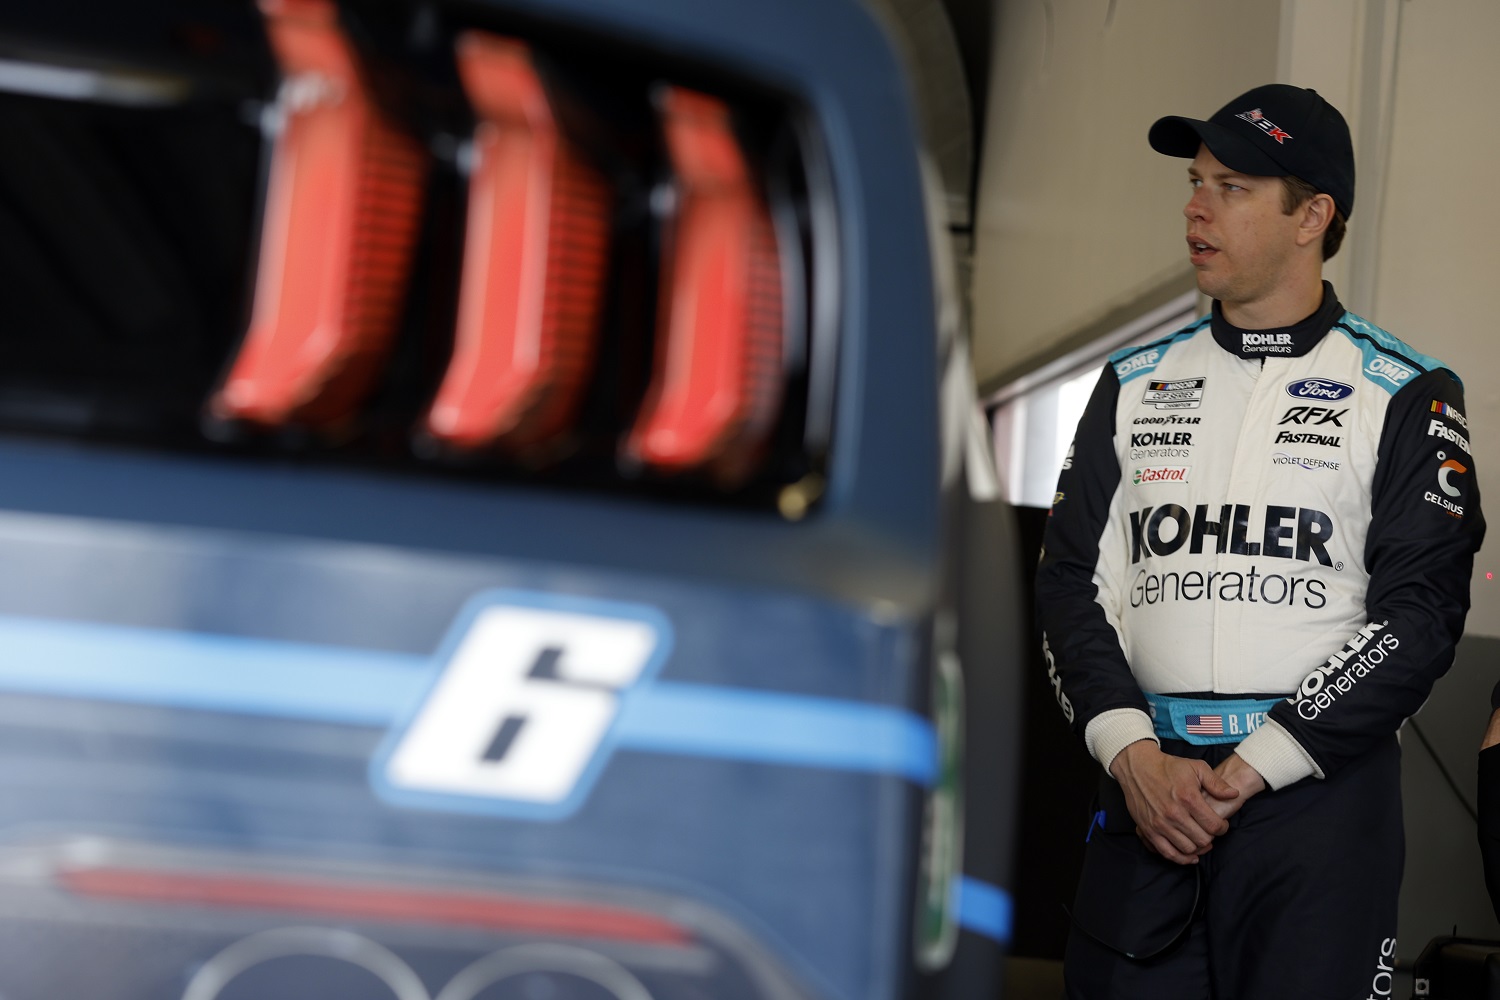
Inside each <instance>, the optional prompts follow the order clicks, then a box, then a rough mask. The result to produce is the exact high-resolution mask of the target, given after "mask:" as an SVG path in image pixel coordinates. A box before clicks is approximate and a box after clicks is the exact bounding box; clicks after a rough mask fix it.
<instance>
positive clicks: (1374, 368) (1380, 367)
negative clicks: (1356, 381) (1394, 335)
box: [1365, 354, 1416, 385]
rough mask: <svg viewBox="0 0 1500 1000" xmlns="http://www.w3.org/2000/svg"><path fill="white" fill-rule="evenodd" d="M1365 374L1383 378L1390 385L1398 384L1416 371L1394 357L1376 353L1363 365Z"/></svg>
mask: <svg viewBox="0 0 1500 1000" xmlns="http://www.w3.org/2000/svg"><path fill="white" fill-rule="evenodd" d="M1365 374H1366V375H1369V376H1370V377H1371V378H1379V379H1384V380H1385V381H1387V382H1389V383H1390V384H1391V385H1400V384H1401V383H1402V382H1405V381H1406V380H1407V379H1409V378H1411V377H1412V376H1413V375H1415V374H1416V372H1414V371H1412V369H1410V368H1408V367H1406V365H1403V364H1402V363H1401V362H1399V361H1397V360H1395V359H1394V358H1388V357H1386V356H1385V355H1384V354H1377V355H1375V356H1374V357H1373V358H1371V359H1370V361H1369V363H1368V364H1366V365H1365Z"/></svg>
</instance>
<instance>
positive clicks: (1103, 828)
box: [1037, 85, 1484, 1000]
mask: <svg viewBox="0 0 1500 1000" xmlns="http://www.w3.org/2000/svg"><path fill="white" fill-rule="evenodd" d="M1149 141H1150V143H1151V146H1152V147H1153V148H1154V149H1156V150H1157V151H1158V152H1161V153H1164V154H1166V155H1168V156H1175V157H1182V158H1184V159H1187V160H1189V161H1190V163H1189V164H1188V166H1187V181H1188V183H1189V185H1190V188H1191V193H1190V196H1189V198H1188V201H1187V205H1186V207H1185V209H1184V215H1185V216H1186V219H1187V224H1186V237H1187V248H1186V250H1187V254H1188V259H1189V260H1190V261H1191V263H1192V266H1193V267H1194V268H1195V269H1196V272H1197V280H1198V287H1199V289H1200V290H1201V291H1203V292H1204V293H1205V294H1206V295H1208V296H1210V297H1211V298H1212V299H1213V300H1214V302H1213V309H1212V313H1211V315H1209V316H1206V317H1204V318H1203V319H1201V320H1199V321H1198V322H1196V323H1194V324H1192V325H1190V326H1188V327H1186V328H1184V329H1182V330H1180V331H1178V332H1176V333H1174V334H1172V335H1171V336H1169V337H1166V338H1163V339H1161V340H1158V341H1156V342H1155V343H1151V344H1147V345H1144V346H1141V347H1135V348H1130V349H1127V350H1124V351H1120V352H1117V353H1116V354H1114V355H1112V356H1111V357H1110V361H1109V364H1108V365H1106V367H1105V370H1104V373H1103V375H1102V377H1101V378H1100V380H1099V383H1098V385H1097V387H1096V388H1095V390H1094V393H1093V396H1092V398H1091V399H1090V401H1089V404H1088V407H1087V409H1086V411H1085V413H1084V416H1083V418H1082V420H1081V421H1080V423H1079V426H1078V431H1077V435H1076V437H1075V438H1074V443H1073V449H1072V451H1071V452H1070V455H1069V458H1068V460H1067V461H1066V462H1065V464H1064V468H1063V472H1062V475H1061V478H1060V480H1059V482H1058V487H1057V493H1056V496H1055V498H1054V503H1053V508H1052V513H1051V517H1050V519H1049V522H1048V528H1047V532H1046V536H1045V540H1044V542H1045V544H1044V549H1043V554H1042V560H1041V565H1040V568H1039V570H1038V574H1037V596H1038V606H1039V607H1040V608H1041V612H1040V617H1041V622H1042V627H1043V633H1044V646H1043V650H1044V653H1045V655H1046V658H1047V661H1048V666H1049V673H1050V675H1051V682H1052V685H1053V687H1054V689H1055V692H1056V695H1057V699H1058V702H1059V704H1060V705H1061V707H1062V710H1063V713H1064V715H1065V716H1066V717H1067V719H1068V721H1069V722H1070V724H1071V725H1072V726H1073V728H1074V729H1075V730H1076V731H1077V732H1078V733H1079V734H1080V735H1081V736H1082V738H1083V740H1084V742H1085V744H1086V746H1087V748H1088V751H1089V753H1090V754H1091V755H1092V756H1093V757H1094V758H1095V759H1096V760H1097V761H1098V762H1099V764H1100V765H1101V766H1102V768H1103V769H1104V772H1105V774H1104V776H1103V777H1102V780H1101V783H1100V792H1099V805H1098V809H1097V811H1096V813H1095V815H1094V822H1095V825H1094V826H1092V827H1091V828H1090V831H1089V840H1088V844H1087V847H1086V849H1085V861H1084V868H1083V872H1082V875H1081V878H1080V882H1079V888H1078V894H1077V897H1076V900H1075V907H1074V910H1073V931H1072V933H1071V935H1070V939H1069V942H1068V951H1067V955H1066V959H1065V967H1064V968H1065V977H1066V979H1067V983H1068V993H1069V996H1071V997H1110V998H1127V997H1168V996H1169V997H1181V998H1188V997H1210V996H1213V997H1219V998H1225V997H1234V998H1269V997H1276V998H1278V1000H1282V998H1285V997H1288V996H1296V997H1319V998H1323V997H1327V998H1340V1000H1343V998H1351V997H1356V996H1358V997H1364V996H1366V995H1367V994H1369V995H1373V996H1377V997H1378V996H1382V995H1388V994H1389V992H1390V988H1391V970H1392V967H1393V965H1394V956H1395V944H1396V942H1395V934H1396V897H1397V893H1398V891H1399V887H1400V879H1401V871H1402V861H1403V851H1404V841H1403V834H1402V829H1401V801H1400V785H1399V780H1400V774H1399V749H1398V745H1397V742H1396V737H1395V733H1396V730H1397V728H1398V727H1400V725H1401V724H1402V722H1403V721H1404V720H1405V719H1406V718H1407V717H1408V716H1410V715H1411V714H1413V713H1414V712H1416V711H1417V709H1418V708H1420V707H1421V705H1422V703H1423V701H1424V700H1425V699H1426V697H1427V694H1428V692H1429V690H1430V689H1431V687H1432V684H1433V682H1434V681H1436V680H1437V678H1438V677H1439V676H1441V675H1442V674H1443V673H1444V672H1445V671H1446V670H1447V669H1448V667H1449V665H1450V664H1451V662H1452V659H1453V649H1454V644H1455V643H1456V642H1457V640H1458V638H1459V635H1460V634H1461V632H1462V629H1463V621H1464V615H1465V613H1466V611H1467V610H1468V603H1469V597H1468V590H1469V574H1470V570H1471V568H1472V562H1473V553H1474V552H1475V550H1476V549H1477V548H1478V547H1479V544H1480V541H1481V539H1482V537H1483V534H1484V520H1483V517H1482V515H1481V514H1480V510H1479V493H1478V490H1477V488H1476V485H1475V473H1474V465H1473V461H1472V459H1471V457H1470V448H1469V438H1468V433H1469V432H1468V424H1467V420H1466V418H1465V415H1464V398H1463V390H1462V386H1461V383H1460V382H1459V379H1458V376H1457V375H1455V374H1454V373H1453V372H1452V371H1451V370H1449V369H1448V368H1447V367H1446V366H1445V365H1444V364H1443V363H1442V362H1440V361H1438V360H1436V359H1434V358H1431V357H1428V356H1426V355H1424V354H1422V353H1420V352H1418V351H1417V350H1416V349H1415V348H1413V347H1410V346H1408V345H1407V344H1405V343H1403V342H1402V341H1400V340H1398V339H1396V338H1395V337H1394V336H1392V335H1391V334H1389V333H1387V332H1385V331H1384V330H1381V329H1379V328H1378V327H1376V326H1374V325H1372V324H1371V323H1369V322H1367V321H1366V320H1364V319H1361V318H1360V317H1358V316H1356V315H1354V314H1353V313H1351V312H1348V311H1346V310H1345V308H1344V307H1343V306H1342V305H1341V304H1340V303H1339V300H1338V298H1337V296H1336V295H1335V293H1334V289H1333V287H1332V286H1331V285H1330V284H1328V283H1327V282H1324V281H1323V280H1322V265H1323V261H1324V260H1325V259H1327V258H1328V257H1330V256H1332V255H1333V254H1334V253H1335V252H1336V251H1337V250H1338V247H1339V243H1340V241H1341V240H1342V238H1343V234H1344V224H1345V220H1347V219H1348V217H1349V216H1350V214H1351V212H1352V211H1353V208H1354V154H1353V147H1352V144H1351V142H1350V137H1349V130H1348V126H1347V125H1346V124H1345V121H1344V119H1343V116H1342V115H1340V114H1339V112H1338V111H1337V110H1336V109H1334V108H1333V107H1332V106H1331V105H1329V104H1328V103H1327V102H1326V101H1325V100H1324V99H1323V98H1322V97H1321V96H1319V95H1318V94H1316V93H1315V92H1313V91H1311V90H1305V89H1301V88H1297V87H1291V86H1286V85H1270V86H1265V87H1258V88H1256V89H1254V90H1251V91H1249V92H1248V93H1246V94H1243V95H1242V96H1240V97H1237V98H1235V99H1234V100H1232V101H1230V102H1229V103H1228V104H1226V105H1225V106H1224V107H1223V108H1222V109H1220V110H1219V111H1218V112H1217V113H1216V114H1214V115H1213V117H1212V118H1210V119H1208V120H1207V121H1200V120H1196V119H1190V118H1180V117H1167V118H1162V119H1160V120H1159V121H1157V122H1156V123H1155V124H1154V125H1153V126H1152V127H1151V130H1150V133H1149Z"/></svg>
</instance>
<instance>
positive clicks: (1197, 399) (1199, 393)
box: [1141, 378, 1208, 410]
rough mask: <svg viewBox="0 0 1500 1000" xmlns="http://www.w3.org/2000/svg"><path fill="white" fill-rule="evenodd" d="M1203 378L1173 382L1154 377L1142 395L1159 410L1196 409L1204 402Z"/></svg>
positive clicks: (1204, 380)
mask: <svg viewBox="0 0 1500 1000" xmlns="http://www.w3.org/2000/svg"><path fill="white" fill-rule="evenodd" d="M1207 381H1208V380H1207V379H1203V378H1183V379H1177V380H1176V381H1173V382H1163V381H1158V380H1155V379H1153V380H1152V381H1150V382H1147V383H1146V394H1145V395H1144V396H1142V397H1141V402H1142V403H1147V404H1149V405H1151V406H1154V407H1156V408H1157V409H1158V410H1195V409H1197V408H1198V407H1199V406H1200V405H1202V403H1203V384H1204V383H1205V382H1207Z"/></svg>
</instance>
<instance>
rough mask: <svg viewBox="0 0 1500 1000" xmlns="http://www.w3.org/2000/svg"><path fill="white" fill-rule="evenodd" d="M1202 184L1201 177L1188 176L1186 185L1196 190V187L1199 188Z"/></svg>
mask: <svg viewBox="0 0 1500 1000" xmlns="http://www.w3.org/2000/svg"><path fill="white" fill-rule="evenodd" d="M1202 186H1203V180H1202V178H1199V177H1189V178H1188V187H1190V188H1193V189H1194V190H1196V189H1198V188H1200V187H1202Z"/></svg>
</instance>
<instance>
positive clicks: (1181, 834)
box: [1110, 740, 1266, 865]
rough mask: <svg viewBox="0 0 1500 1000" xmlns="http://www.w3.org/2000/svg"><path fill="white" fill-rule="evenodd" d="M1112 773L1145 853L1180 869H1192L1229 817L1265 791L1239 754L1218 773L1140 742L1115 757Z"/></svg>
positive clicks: (1255, 773) (1152, 744)
mask: <svg viewBox="0 0 1500 1000" xmlns="http://www.w3.org/2000/svg"><path fill="white" fill-rule="evenodd" d="M1110 773H1111V774H1112V775H1114V777H1115V780H1116V781H1118V782H1119V783H1120V788H1121V790H1122V791H1123V792H1124V793H1125V805H1126V808H1128V809H1129V810H1130V816H1131V818H1132V819H1134V820H1135V825H1136V833H1137V835H1139V836H1140V838H1141V841H1142V842H1143V843H1145V845H1146V846H1147V847H1149V848H1150V849H1151V850H1153V851H1155V852H1156V853H1157V854H1160V855H1161V856H1162V857H1164V858H1166V859H1167V860H1168V861H1175V862H1176V863H1177V864H1180V865H1195V864H1197V863H1198V858H1199V857H1201V856H1202V855H1204V854H1206V853H1207V852H1208V851H1209V850H1210V849H1211V848H1212V847H1213V842H1214V838H1215V837H1220V836H1223V835H1224V834H1225V833H1226V832H1228V830H1229V817H1230V816H1233V815H1234V814H1235V813H1237V812H1239V810H1240V807H1241V806H1243V805H1244V804H1245V802H1246V801H1247V800H1248V799H1249V798H1250V797H1251V796H1253V795H1255V794H1257V793H1258V792H1260V791H1262V790H1263V789H1264V788H1265V786H1266V785H1265V781H1264V779H1262V778H1261V776H1260V773H1259V772H1257V771H1256V770H1255V768H1253V767H1251V766H1250V765H1249V764H1246V763H1245V761H1244V759H1243V758H1241V757H1240V756H1239V755H1238V754H1230V755H1229V756H1228V757H1227V758H1225V760H1224V762H1223V763H1222V764H1220V765H1219V766H1218V767H1217V768H1210V767H1209V766H1208V764H1207V763H1206V762H1205V761H1201V760H1189V759H1187V758H1183V757H1174V756H1172V755H1171V754H1167V753H1163V752H1162V751H1161V748H1160V747H1158V746H1157V745H1156V744H1155V743H1153V742H1152V741H1150V740H1139V741H1137V742H1135V743H1132V744H1130V745H1129V746H1128V747H1126V748H1125V749H1124V750H1122V751H1120V753H1119V754H1118V755H1116V757H1115V759H1114V761H1113V762H1112V763H1111V764H1110Z"/></svg>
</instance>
